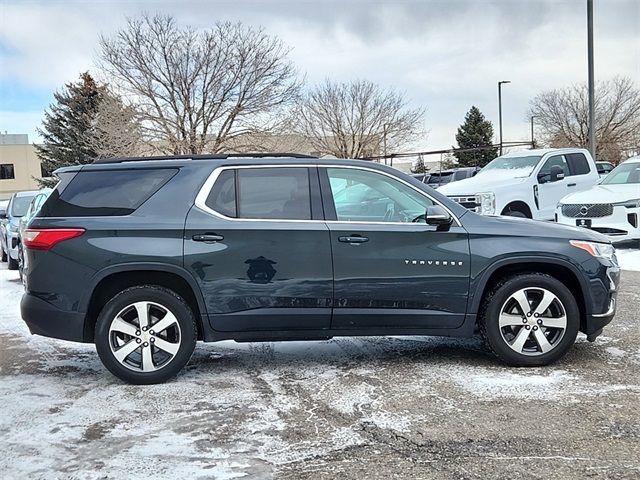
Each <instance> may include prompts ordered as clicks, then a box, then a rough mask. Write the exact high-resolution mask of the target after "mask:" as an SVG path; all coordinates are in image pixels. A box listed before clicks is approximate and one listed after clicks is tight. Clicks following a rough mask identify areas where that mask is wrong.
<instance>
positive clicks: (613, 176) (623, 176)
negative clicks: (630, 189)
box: [602, 162, 640, 185]
mask: <svg viewBox="0 0 640 480" xmlns="http://www.w3.org/2000/svg"><path fill="white" fill-rule="evenodd" d="M623 183H640V162H633V163H631V162H630V163H621V164H620V165H618V166H617V167H616V168H614V169H613V170H611V173H610V174H609V175H607V176H606V177H604V180H602V185H622V184H623Z"/></svg>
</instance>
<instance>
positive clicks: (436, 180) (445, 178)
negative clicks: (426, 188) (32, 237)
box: [427, 172, 453, 185]
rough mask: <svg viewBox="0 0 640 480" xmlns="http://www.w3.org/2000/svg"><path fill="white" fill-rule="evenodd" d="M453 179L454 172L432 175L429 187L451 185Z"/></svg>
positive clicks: (428, 182) (428, 181)
mask: <svg viewBox="0 0 640 480" xmlns="http://www.w3.org/2000/svg"><path fill="white" fill-rule="evenodd" d="M452 178H453V172H446V173H432V174H431V176H430V177H429V180H427V184H428V185H444V184H445V183H449V182H450V181H451V179H452Z"/></svg>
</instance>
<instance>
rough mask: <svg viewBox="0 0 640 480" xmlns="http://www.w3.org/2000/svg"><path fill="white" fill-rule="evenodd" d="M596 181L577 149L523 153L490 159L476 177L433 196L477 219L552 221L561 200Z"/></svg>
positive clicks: (591, 166)
mask: <svg viewBox="0 0 640 480" xmlns="http://www.w3.org/2000/svg"><path fill="white" fill-rule="evenodd" d="M599 178H600V177H599V175H598V170H597V168H596V164H595V162H594V161H593V158H591V155H590V154H589V152H588V151H587V150H584V149H582V148H554V149H540V150H523V151H519V152H513V153H508V154H506V155H503V156H501V157H498V158H495V159H494V160H492V161H491V162H490V163H489V164H488V165H487V166H486V167H484V168H483V169H482V170H480V172H478V174H477V175H476V176H475V177H472V178H468V179H466V180H460V181H459V182H454V183H450V184H448V185H443V186H442V187H440V188H439V189H438V191H439V192H441V193H443V194H444V195H446V196H448V197H450V198H451V199H453V200H455V201H456V202H458V203H460V204H461V205H463V206H465V207H467V208H468V209H469V210H472V211H474V212H476V213H480V214H482V215H511V216H515V217H526V218H534V219H538V220H553V219H554V214H555V209H556V205H557V204H558V202H559V201H560V199H561V198H562V197H564V196H565V195H568V194H569V193H573V192H578V191H582V190H587V189H589V188H591V187H593V186H594V185H595V184H596V183H597V182H598V179H599Z"/></svg>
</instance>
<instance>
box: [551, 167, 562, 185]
mask: <svg viewBox="0 0 640 480" xmlns="http://www.w3.org/2000/svg"><path fill="white" fill-rule="evenodd" d="M550 177H551V178H550V179H549V181H550V182H557V181H558V180H562V179H563V178H564V170H563V169H562V167H561V166H560V165H552V166H551V174H550Z"/></svg>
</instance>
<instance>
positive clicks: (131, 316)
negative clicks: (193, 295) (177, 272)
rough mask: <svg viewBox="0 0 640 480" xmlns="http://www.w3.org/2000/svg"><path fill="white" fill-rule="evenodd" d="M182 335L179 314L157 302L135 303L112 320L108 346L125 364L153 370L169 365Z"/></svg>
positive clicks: (144, 370) (139, 370) (123, 364)
mask: <svg viewBox="0 0 640 480" xmlns="http://www.w3.org/2000/svg"><path fill="white" fill-rule="evenodd" d="M181 341H182V335H181V331H180V325H179V323H178V320H177V318H176V316H175V315H174V314H173V313H172V312H171V311H170V310H169V309H168V308H167V307H165V306H163V305H161V304H159V303H155V302H135V303H132V304H131V305H128V306H126V307H125V308H123V309H122V310H120V312H118V314H117V315H116V316H115V317H114V318H113V319H112V320H111V325H110V326H109V348H110V349H111V353H112V354H113V356H114V358H115V359H116V360H117V361H118V362H119V363H120V364H121V365H122V366H124V367H126V368H128V369H129V370H134V371H136V372H143V373H148V372H154V371H157V370H160V369H161V368H164V367H166V366H167V365H168V364H169V363H170V362H171V361H172V360H173V359H174V358H175V356H176V354H177V353H178V350H179V349H180V344H181Z"/></svg>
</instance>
